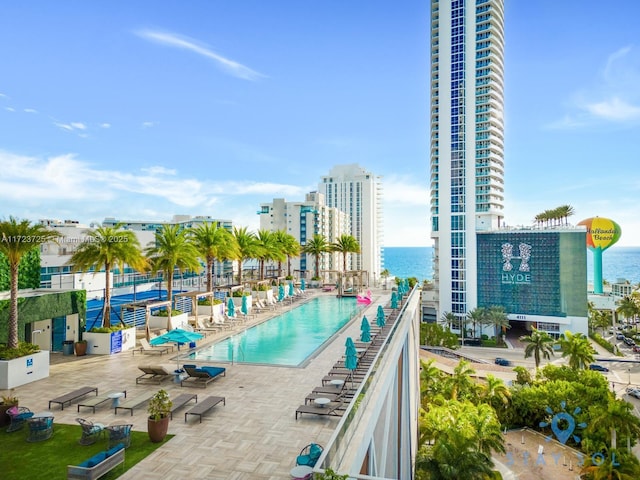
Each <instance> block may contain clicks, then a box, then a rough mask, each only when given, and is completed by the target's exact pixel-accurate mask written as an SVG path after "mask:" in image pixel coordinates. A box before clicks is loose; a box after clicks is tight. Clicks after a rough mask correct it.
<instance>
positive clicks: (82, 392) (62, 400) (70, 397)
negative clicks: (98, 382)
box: [49, 387, 98, 410]
mask: <svg viewBox="0 0 640 480" xmlns="http://www.w3.org/2000/svg"><path fill="white" fill-rule="evenodd" d="M93 392H95V394H96V395H98V388H97V387H81V388H78V389H76V390H73V391H72V392H69V393H65V394H64V395H60V396H59V397H56V398H52V399H51V400H49V410H51V404H52V403H57V404H59V405H60V410H64V406H65V405H66V404H69V403H71V402H73V401H74V400H78V399H80V398H82V397H85V396H87V395H89V394H90V393H93Z"/></svg>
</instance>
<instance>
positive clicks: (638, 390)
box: [626, 387, 640, 398]
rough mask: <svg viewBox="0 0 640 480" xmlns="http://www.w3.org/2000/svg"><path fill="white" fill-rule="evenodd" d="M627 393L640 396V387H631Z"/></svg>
mask: <svg viewBox="0 0 640 480" xmlns="http://www.w3.org/2000/svg"><path fill="white" fill-rule="evenodd" d="M626 392H627V395H630V396H632V397H636V398H640V388H636V387H629V388H627V390H626Z"/></svg>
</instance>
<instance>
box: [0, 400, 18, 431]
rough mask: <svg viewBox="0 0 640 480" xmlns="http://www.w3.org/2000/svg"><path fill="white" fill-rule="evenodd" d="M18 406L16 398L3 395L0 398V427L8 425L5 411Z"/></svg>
mask: <svg viewBox="0 0 640 480" xmlns="http://www.w3.org/2000/svg"><path fill="white" fill-rule="evenodd" d="M17 405H18V397H14V396H13V395H11V394H9V395H3V396H1V397H0V427H4V426H7V425H9V416H8V415H7V410H9V409H10V408H11V407H13V406H17Z"/></svg>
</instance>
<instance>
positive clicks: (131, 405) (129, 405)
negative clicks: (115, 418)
mask: <svg viewBox="0 0 640 480" xmlns="http://www.w3.org/2000/svg"><path fill="white" fill-rule="evenodd" d="M153 395H154V393H153V392H147V393H143V394H141V395H139V396H137V397H134V398H129V399H128V400H125V401H124V402H122V403H120V404H119V405H118V406H117V407H115V408H114V410H113V413H115V414H116V415H117V414H118V410H129V412H130V413H131V415H133V410H134V409H135V408H138V407H139V406H141V405H143V404H145V403H147V402H148V401H149V400H151V397H153Z"/></svg>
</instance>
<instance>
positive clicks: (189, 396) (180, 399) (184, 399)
mask: <svg viewBox="0 0 640 480" xmlns="http://www.w3.org/2000/svg"><path fill="white" fill-rule="evenodd" d="M191 400H195V401H196V403H198V395H196V394H195V393H181V394H180V395H178V396H177V397H176V398H172V399H171V411H170V412H169V418H171V420H173V412H175V411H176V410H178V409H180V408H182V407H184V406H185V405H186V404H187V403H189V402H190V401H191Z"/></svg>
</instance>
